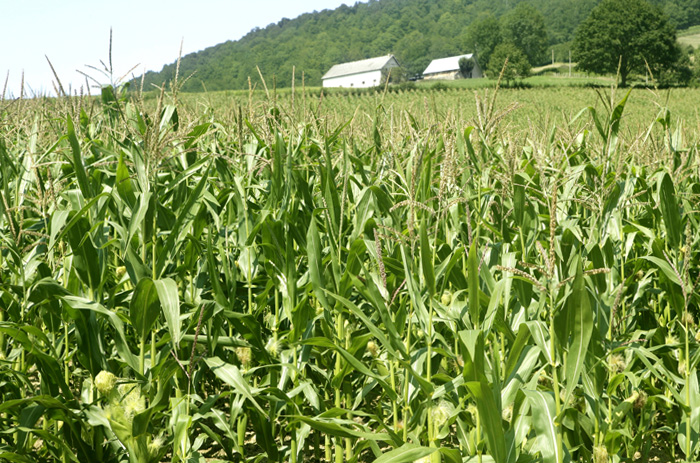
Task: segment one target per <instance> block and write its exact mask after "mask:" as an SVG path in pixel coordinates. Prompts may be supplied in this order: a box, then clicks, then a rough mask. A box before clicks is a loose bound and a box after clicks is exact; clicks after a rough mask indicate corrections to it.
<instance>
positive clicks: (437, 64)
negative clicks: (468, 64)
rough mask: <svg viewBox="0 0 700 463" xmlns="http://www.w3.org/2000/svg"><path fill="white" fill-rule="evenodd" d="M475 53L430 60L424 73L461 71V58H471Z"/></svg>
mask: <svg viewBox="0 0 700 463" xmlns="http://www.w3.org/2000/svg"><path fill="white" fill-rule="evenodd" d="M473 56H474V53H469V54H468V55H459V56H449V57H447V58H440V59H434V60H432V61H431V62H430V64H429V65H428V67H427V68H425V71H423V74H437V73H438V72H450V71H459V60H460V59H462V58H467V59H470V58H472V57H473Z"/></svg>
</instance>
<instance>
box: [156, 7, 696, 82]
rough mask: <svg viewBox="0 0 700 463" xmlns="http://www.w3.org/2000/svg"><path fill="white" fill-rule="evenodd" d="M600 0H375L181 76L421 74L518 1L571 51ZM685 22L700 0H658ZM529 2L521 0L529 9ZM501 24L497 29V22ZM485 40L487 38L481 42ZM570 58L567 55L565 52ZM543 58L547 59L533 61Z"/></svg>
mask: <svg viewBox="0 0 700 463" xmlns="http://www.w3.org/2000/svg"><path fill="white" fill-rule="evenodd" d="M598 2H599V0H370V1H369V2H368V3H356V4H355V5H354V6H352V7H350V6H346V5H342V6H340V7H339V8H337V9H335V10H323V11H320V12H314V13H308V14H304V15H301V16H299V17H297V18H295V19H283V20H281V21H280V22H278V23H276V24H270V25H269V26H267V27H265V28H263V29H257V28H256V29H254V30H252V31H251V32H249V33H248V34H247V35H246V36H244V37H243V38H241V39H240V40H237V41H228V42H225V43H221V44H218V45H215V46H212V47H209V48H207V49H205V50H202V51H200V52H197V53H192V54H190V55H186V56H184V57H183V58H182V60H181V63H180V76H189V75H191V74H193V73H194V75H192V77H191V78H190V79H189V80H188V81H187V82H186V83H185V85H184V88H183V90H185V91H202V90H204V89H205V88H206V90H209V91H214V90H227V89H240V88H247V87H248V77H249V76H250V77H251V78H253V81H254V82H257V81H258V80H259V78H258V71H257V70H256V66H258V67H259V68H260V70H261V72H262V74H263V76H264V77H265V79H266V80H267V82H268V85H272V82H273V79H274V81H275V82H276V85H277V86H278V87H288V86H290V85H291V83H292V69H293V68H294V67H295V68H296V82H297V85H300V84H301V79H302V73H303V75H304V76H305V83H306V85H310V86H317V85H320V84H321V76H322V75H323V74H324V73H325V72H326V71H327V70H328V69H329V68H330V67H331V66H332V65H333V64H336V63H341V62H346V61H354V60H359V59H364V58H369V57H372V56H380V55H385V54H389V53H392V54H394V55H395V56H396V57H397V58H398V60H399V62H400V63H401V64H402V65H403V66H404V68H405V69H406V71H407V72H408V73H410V74H412V73H416V72H421V71H422V70H423V69H424V68H425V67H426V66H427V65H428V63H429V62H430V61H431V60H432V59H434V58H441V57H445V56H450V55H455V54H461V53H469V52H472V51H474V50H472V48H475V47H476V45H475V44H474V43H473V42H474V38H473V37H474V35H473V33H471V35H470V27H469V26H470V25H472V24H477V23H479V21H481V23H482V25H486V24H489V22H488V21H489V20H490V21H492V24H498V20H499V18H507V17H508V14H509V13H511V15H510V16H518V15H514V14H512V13H514V9H515V8H518V4H519V3H528V4H529V5H530V6H531V7H534V9H536V10H537V11H538V12H539V14H540V15H539V16H540V17H541V19H540V21H543V22H544V29H545V30H546V38H545V39H544V40H546V42H547V43H546V47H547V51H546V53H540V56H539V58H538V59H539V60H540V61H543V62H544V61H546V60H547V59H551V51H549V50H551V48H552V47H554V49H555V50H557V51H558V52H559V53H561V54H562V55H563V54H564V50H568V45H567V43H568V42H569V41H571V40H572V38H573V35H574V31H575V29H576V26H577V25H578V24H579V23H580V22H581V21H583V20H584V19H585V18H586V17H587V15H588V13H589V12H590V11H591V9H592V8H593V7H594V6H595V5H596V4H597V3H598ZM652 3H654V4H656V5H658V6H659V7H660V8H662V9H663V10H664V11H665V12H666V14H667V15H668V16H669V18H670V19H671V21H672V22H673V23H674V25H675V26H676V27H678V28H686V27H689V26H691V25H695V24H700V0H652ZM523 6H524V5H520V8H522V7H523ZM495 29H498V28H497V27H495ZM482 42H483V40H482ZM562 57H563V56H562ZM532 64H540V63H532ZM174 75H175V63H173V64H169V65H166V66H164V67H163V69H162V71H160V72H149V73H147V74H146V78H145V82H146V85H147V87H150V84H152V83H153V84H158V85H160V84H162V83H163V82H168V81H170V80H171V79H172V78H173V77H174Z"/></svg>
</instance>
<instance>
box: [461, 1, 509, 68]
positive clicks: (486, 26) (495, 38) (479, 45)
mask: <svg viewBox="0 0 700 463" xmlns="http://www.w3.org/2000/svg"><path fill="white" fill-rule="evenodd" d="M499 43H501V27H500V23H499V22H498V19H496V17H495V16H493V15H492V14H490V13H486V14H483V15H481V16H479V17H477V18H476V19H475V20H474V21H473V22H472V23H471V24H469V26H467V30H466V32H465V34H464V38H463V45H464V51H465V52H467V53H476V55H477V56H478V60H479V64H480V65H481V67H482V68H488V66H489V59H490V58H491V53H493V50H494V48H496V46H497V45H498V44H499Z"/></svg>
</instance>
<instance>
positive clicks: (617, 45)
mask: <svg viewBox="0 0 700 463" xmlns="http://www.w3.org/2000/svg"><path fill="white" fill-rule="evenodd" d="M573 58H574V60H575V61H577V62H578V68H579V69H582V70H584V71H591V72H597V73H616V72H618V70H619V74H620V85H621V86H623V87H624V86H626V85H627V79H628V77H629V75H630V73H633V72H639V73H644V72H646V69H647V66H648V67H649V69H651V71H652V73H658V72H660V71H662V70H663V69H666V68H669V67H671V66H672V65H673V64H674V63H675V62H676V61H677V59H678V47H677V46H676V31H675V29H674V28H673V26H671V24H670V22H669V21H668V17H667V16H666V15H665V14H664V13H663V12H662V11H661V10H660V9H659V8H657V7H655V6H653V5H651V4H649V3H647V2H646V1H644V0H603V1H602V2H601V3H600V4H599V5H598V6H597V7H595V8H594V9H593V11H591V14H590V16H589V17H588V18H587V19H586V20H585V21H584V22H583V23H581V25H580V26H579V27H578V30H577V31H576V37H575V38H574V46H573Z"/></svg>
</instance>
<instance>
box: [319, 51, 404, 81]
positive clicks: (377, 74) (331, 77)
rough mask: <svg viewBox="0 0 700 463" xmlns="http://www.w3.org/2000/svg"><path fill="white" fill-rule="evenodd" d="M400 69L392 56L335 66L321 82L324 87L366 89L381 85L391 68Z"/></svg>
mask: <svg viewBox="0 0 700 463" xmlns="http://www.w3.org/2000/svg"><path fill="white" fill-rule="evenodd" d="M398 67H400V65H399V62H398V61H397V60H396V58H395V57H394V55H386V56H380V57H378V58H370V59H363V60H361V61H353V62H350V63H342V64H336V65H335V66H333V67H332V68H330V69H329V70H328V72H327V73H326V74H324V76H323V77H321V80H322V81H323V86H324V87H345V88H347V87H354V88H367V87H376V86H377V85H382V84H383V83H384V81H385V78H386V76H388V75H389V72H390V70H391V69H392V68H398Z"/></svg>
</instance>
